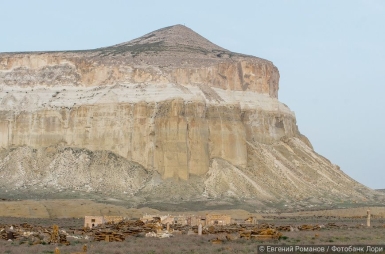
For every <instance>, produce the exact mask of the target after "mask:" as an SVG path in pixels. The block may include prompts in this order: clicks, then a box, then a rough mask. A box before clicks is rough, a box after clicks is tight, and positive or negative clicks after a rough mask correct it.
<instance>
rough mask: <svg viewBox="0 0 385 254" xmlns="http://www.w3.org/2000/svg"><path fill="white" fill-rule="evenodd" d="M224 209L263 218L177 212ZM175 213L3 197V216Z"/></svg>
mask: <svg viewBox="0 0 385 254" xmlns="http://www.w3.org/2000/svg"><path fill="white" fill-rule="evenodd" d="M210 212H213V213H225V214H229V215H231V217H232V218H236V219H243V218H248V217H249V216H250V215H254V216H257V218H258V217H259V218H261V217H260V215H257V214H251V213H249V212H247V211H245V210H241V209H231V210H204V211H198V212H196V211H194V212H189V211H185V212H178V213H177V214H183V213H184V214H195V215H205V214H206V213H210ZM146 213H147V214H168V213H170V214H175V212H167V211H158V210H156V209H152V208H148V207H143V208H140V209H136V208H127V207H125V206H124V205H123V204H122V206H119V205H112V204H104V203H97V202H94V201H91V200H85V199H61V200H21V201H1V202H0V217H19V218H46V219H54V218H81V217H84V216H85V215H120V216H123V217H128V218H140V217H141V216H142V215H143V214H146Z"/></svg>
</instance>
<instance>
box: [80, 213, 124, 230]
mask: <svg viewBox="0 0 385 254" xmlns="http://www.w3.org/2000/svg"><path fill="white" fill-rule="evenodd" d="M123 219H124V218H123V217H122V216H85V217H84V227H86V228H93V227H96V226H98V225H102V224H106V223H118V222H120V221H122V220H123Z"/></svg>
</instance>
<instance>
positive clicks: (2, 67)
mask: <svg viewBox="0 0 385 254" xmlns="http://www.w3.org/2000/svg"><path fill="white" fill-rule="evenodd" d="M278 82H279V72H278V69H277V68H276V67H275V66H274V65H273V64H272V63H271V62H270V61H267V60H264V59H261V58H257V57H253V56H248V55H242V54H238V53H234V52H231V51H229V50H226V49H223V48H221V47H219V46H217V45H215V44H213V43H211V42H210V41H208V40H207V39H205V38H203V37H202V36H200V35H199V34H197V33H195V32H194V31H192V30H191V29H189V28H187V27H185V26H183V25H175V26H171V27H166V28H162V29H159V30H156V31H154V32H151V33H149V34H146V35H144V36H142V37H139V38H137V39H134V40H131V41H129V42H126V43H121V44H118V45H115V46H111V47H105V48H99V49H94V50H84V51H62V52H25V53H1V54H0V84H5V85H7V86H23V87H33V86H38V85H45V86H85V87H88V86H101V85H114V84H120V83H135V84H138V83H147V84H157V85H164V84H169V83H172V84H177V85H182V86H184V85H205V86H209V87H213V88H220V89H224V90H234V91H251V92H257V93H259V94H266V95H269V96H270V97H271V98H278Z"/></svg>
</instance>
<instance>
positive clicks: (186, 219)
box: [140, 214, 206, 226]
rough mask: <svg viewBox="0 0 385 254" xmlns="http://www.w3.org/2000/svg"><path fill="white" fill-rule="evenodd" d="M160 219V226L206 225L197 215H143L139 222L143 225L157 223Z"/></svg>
mask: <svg viewBox="0 0 385 254" xmlns="http://www.w3.org/2000/svg"><path fill="white" fill-rule="evenodd" d="M158 219H160V223H162V224H167V223H168V224H179V225H182V226H185V225H188V226H198V225H199V224H202V225H203V226H204V225H206V218H205V217H202V216H197V215H176V216H173V215H149V214H145V215H143V217H142V218H140V220H141V221H143V222H144V223H146V222H149V221H157V220H158Z"/></svg>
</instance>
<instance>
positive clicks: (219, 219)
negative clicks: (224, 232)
mask: <svg viewBox="0 0 385 254" xmlns="http://www.w3.org/2000/svg"><path fill="white" fill-rule="evenodd" d="M230 224H231V216H230V215H226V214H206V225H207V226H210V225H230Z"/></svg>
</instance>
